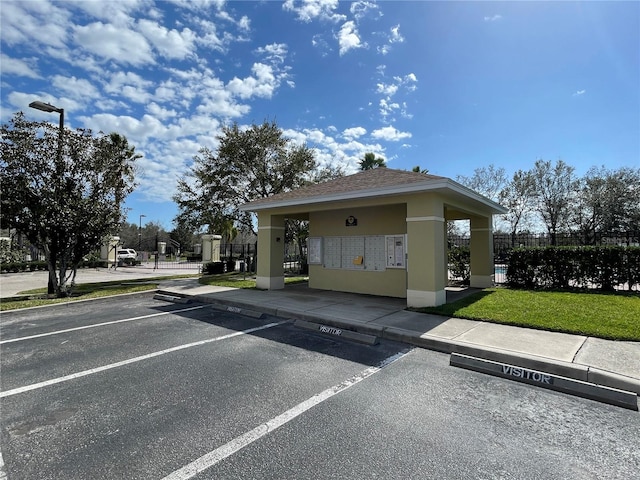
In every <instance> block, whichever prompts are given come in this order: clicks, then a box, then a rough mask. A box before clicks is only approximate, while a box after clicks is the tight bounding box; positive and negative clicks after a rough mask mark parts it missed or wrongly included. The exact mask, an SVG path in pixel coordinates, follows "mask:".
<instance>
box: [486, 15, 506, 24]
mask: <svg viewBox="0 0 640 480" xmlns="http://www.w3.org/2000/svg"><path fill="white" fill-rule="evenodd" d="M498 20H502V15H497V14H496V15H491V16H488V17H484V21H485V22H497V21H498Z"/></svg>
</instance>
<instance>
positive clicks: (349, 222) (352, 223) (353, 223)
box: [344, 215, 358, 227]
mask: <svg viewBox="0 0 640 480" xmlns="http://www.w3.org/2000/svg"><path fill="white" fill-rule="evenodd" d="M344 226H345V227H357V226H358V219H357V218H356V217H354V216H353V215H349V216H348V217H347V219H346V220H345V222H344Z"/></svg>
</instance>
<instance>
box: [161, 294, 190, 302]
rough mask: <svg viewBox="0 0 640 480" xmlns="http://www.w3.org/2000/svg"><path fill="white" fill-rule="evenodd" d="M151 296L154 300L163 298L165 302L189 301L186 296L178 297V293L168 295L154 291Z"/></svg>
mask: <svg viewBox="0 0 640 480" xmlns="http://www.w3.org/2000/svg"><path fill="white" fill-rule="evenodd" d="M153 298H154V299H155V300H164V301H166V302H173V303H189V302H190V301H191V299H190V298H187V297H180V296H178V295H168V294H166V293H156V294H155V295H154V296H153Z"/></svg>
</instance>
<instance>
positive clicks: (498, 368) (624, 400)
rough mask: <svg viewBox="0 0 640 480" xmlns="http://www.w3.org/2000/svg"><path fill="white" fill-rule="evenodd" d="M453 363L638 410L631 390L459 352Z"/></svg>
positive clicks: (452, 359)
mask: <svg viewBox="0 0 640 480" xmlns="http://www.w3.org/2000/svg"><path fill="white" fill-rule="evenodd" d="M450 365H451V366H454V367H460V368H464V369H467V370H472V371H476V372H481V373H486V374H489V375H494V376H497V377H501V378H507V379H509V380H514V381H517V382H521V383H526V384H529V385H535V386H537V387H540V388H546V389H549V390H555V391H558V392H562V393H568V394H571V395H576V396H578V397H584V398H589V399H591V400H596V401H599V402H603V403H608V404H610V405H615V406H617V407H623V408H628V409H630V410H635V411H638V396H637V395H636V394H635V393H632V392H629V391H624V390H618V389H615V388H610V387H605V386H602V385H596V384H593V383H587V382H583V381H580V380H575V379H573V378H566V377H562V376H559V375H553V374H546V373H541V372H537V371H535V370H529V369H526V368H520V367H515V366H512V365H508V364H505V363H501V362H493V361H491V360H485V359H482V358H476V357H472V356H468V355H461V354H459V353H452V354H451V360H450Z"/></svg>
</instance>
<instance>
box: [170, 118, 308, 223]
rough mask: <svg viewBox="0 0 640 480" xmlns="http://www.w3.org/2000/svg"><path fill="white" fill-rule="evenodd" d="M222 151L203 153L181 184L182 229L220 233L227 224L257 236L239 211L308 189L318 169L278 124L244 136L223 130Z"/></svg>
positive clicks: (205, 150) (249, 217) (177, 198)
mask: <svg viewBox="0 0 640 480" xmlns="http://www.w3.org/2000/svg"><path fill="white" fill-rule="evenodd" d="M218 140H219V142H220V144H219V146H218V149H217V151H215V152H213V151H211V150H209V149H208V148H202V149H200V151H199V155H197V156H195V157H194V163H193V166H192V168H191V170H190V171H189V172H188V173H187V174H186V175H185V176H184V177H182V178H181V179H180V180H179V181H178V186H177V189H178V192H177V193H176V195H175V196H174V201H175V202H176V203H177V204H178V208H179V214H178V216H177V217H176V223H178V224H182V225H186V226H190V227H192V228H196V229H199V228H201V227H202V226H207V229H208V231H209V232H210V233H219V232H220V231H222V230H223V229H224V228H225V222H227V221H228V220H231V221H232V222H233V223H234V224H235V226H236V227H239V228H241V229H246V230H249V231H252V232H254V233H255V226H254V222H253V218H252V215H251V214H250V213H249V212H241V211H240V210H239V208H238V207H239V206H240V205H242V204H244V203H247V202H250V201H252V200H256V199H258V198H264V197H269V196H271V195H275V194H277V193H281V192H284V191H287V190H292V189H294V188H297V187H299V186H301V185H303V184H304V183H305V182H306V181H307V180H308V178H309V175H310V172H312V171H313V170H314V169H315V168H316V161H315V159H314V155H313V152H312V151H311V150H310V149H309V148H307V147H306V145H292V144H291V140H289V139H287V138H285V137H284V136H283V132H282V130H280V129H279V128H278V126H277V125H276V123H275V122H270V123H269V122H266V121H265V122H264V123H263V124H262V125H252V126H251V127H250V128H248V129H247V130H241V129H240V127H239V126H238V124H236V123H234V124H233V125H231V126H226V127H223V129H222V134H221V135H220V136H219V137H218Z"/></svg>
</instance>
